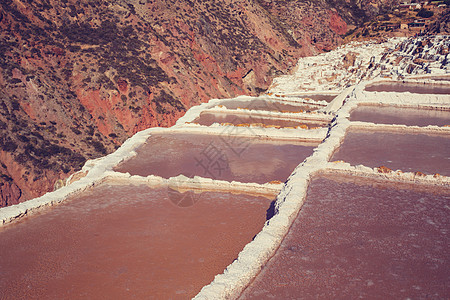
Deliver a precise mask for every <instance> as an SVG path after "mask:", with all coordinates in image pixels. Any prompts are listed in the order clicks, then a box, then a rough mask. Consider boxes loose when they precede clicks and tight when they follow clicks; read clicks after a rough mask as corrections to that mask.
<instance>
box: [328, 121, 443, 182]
mask: <svg viewBox="0 0 450 300" xmlns="http://www.w3.org/2000/svg"><path fill="white" fill-rule="evenodd" d="M331 160H332V161H336V160H343V161H346V162H348V163H350V164H352V165H364V166H368V167H371V168H374V167H381V166H385V167H388V168H390V169H393V170H398V169H399V170H402V171H403V172H417V171H419V172H422V173H425V174H435V173H439V174H441V175H446V176H449V175H450V137H449V136H445V135H426V134H404V133H391V132H381V131H380V132H370V131H362V130H357V129H351V130H349V131H348V132H347V134H346V136H345V139H344V142H343V144H342V145H341V146H340V147H339V148H338V150H337V152H336V153H335V154H334V155H333V157H332V159H331Z"/></svg>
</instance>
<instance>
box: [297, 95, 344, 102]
mask: <svg viewBox="0 0 450 300" xmlns="http://www.w3.org/2000/svg"><path fill="white" fill-rule="evenodd" d="M297 96H298V97H302V98H309V99H312V100H314V101H326V102H331V101H333V100H334V98H336V96H337V95H327V94H304V95H297Z"/></svg>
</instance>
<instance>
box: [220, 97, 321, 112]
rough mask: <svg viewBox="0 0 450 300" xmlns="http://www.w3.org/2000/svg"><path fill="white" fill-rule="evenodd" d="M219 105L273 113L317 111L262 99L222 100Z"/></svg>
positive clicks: (311, 107) (300, 105)
mask: <svg viewBox="0 0 450 300" xmlns="http://www.w3.org/2000/svg"><path fill="white" fill-rule="evenodd" d="M220 105H223V106H225V107H226V108H228V109H238V108H244V109H248V110H265V111H275V112H301V111H306V110H317V107H316V106H313V105H302V104H298V105H293V104H287V103H281V102H277V101H270V100H263V99H254V100H250V101H245V100H235V99H232V100H223V101H222V102H220Z"/></svg>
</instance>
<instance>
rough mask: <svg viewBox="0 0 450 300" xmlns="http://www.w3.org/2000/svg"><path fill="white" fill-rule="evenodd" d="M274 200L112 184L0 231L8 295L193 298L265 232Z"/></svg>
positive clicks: (2, 285) (0, 282)
mask: <svg viewBox="0 0 450 300" xmlns="http://www.w3.org/2000/svg"><path fill="white" fill-rule="evenodd" d="M270 203H271V200H269V199H266V198H263V197H257V196H249V195H243V194H228V193H218V192H204V193H200V194H194V193H192V192H186V193H179V192H176V191H174V190H170V189H167V188H150V187H146V186H144V185H138V186H133V185H125V186H119V185H107V184H102V185H101V186H98V187H95V188H94V189H93V190H91V191H86V192H83V193H82V194H81V195H79V196H76V197H73V199H72V200H70V201H69V202H67V203H63V204H61V205H59V206H56V207H54V208H51V209H49V210H48V211H45V212H43V213H40V215H39V216H31V217H27V218H25V219H24V220H22V221H21V222H18V223H14V224H11V225H8V226H7V227H4V228H1V229H0V245H1V247H0V270H1V271H0V298H1V299H65V298H70V299H188V298H192V297H193V296H195V295H196V294H197V293H198V292H199V291H200V289H201V288H202V287H203V286H204V285H206V284H208V283H210V282H211V281H212V280H213V278H214V276H215V275H217V274H219V273H222V272H223V270H224V269H225V267H226V266H227V265H229V264H230V263H231V262H233V260H234V259H235V258H236V257H237V255H238V253H239V252H240V251H241V250H242V249H243V247H244V246H245V245H246V244H247V243H249V242H250V241H251V240H252V238H253V236H254V235H255V234H257V233H258V232H259V231H260V230H261V229H262V226H263V224H264V222H265V221H266V214H267V210H268V209H269V207H270Z"/></svg>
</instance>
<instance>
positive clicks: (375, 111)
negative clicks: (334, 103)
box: [350, 106, 450, 126]
mask: <svg viewBox="0 0 450 300" xmlns="http://www.w3.org/2000/svg"><path fill="white" fill-rule="evenodd" d="M350 121H363V122H371V123H379V124H402V125H407V126H428V125H436V126H444V125H450V111H442V110H427V109H417V108H403V107H390V106H358V108H356V109H355V110H353V111H352V113H351V115H350Z"/></svg>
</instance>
